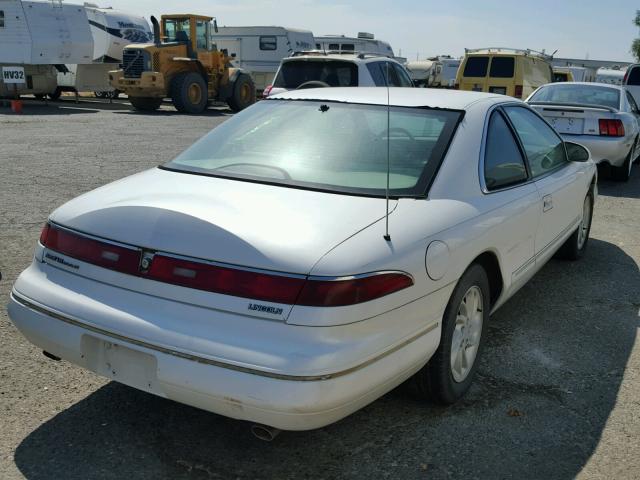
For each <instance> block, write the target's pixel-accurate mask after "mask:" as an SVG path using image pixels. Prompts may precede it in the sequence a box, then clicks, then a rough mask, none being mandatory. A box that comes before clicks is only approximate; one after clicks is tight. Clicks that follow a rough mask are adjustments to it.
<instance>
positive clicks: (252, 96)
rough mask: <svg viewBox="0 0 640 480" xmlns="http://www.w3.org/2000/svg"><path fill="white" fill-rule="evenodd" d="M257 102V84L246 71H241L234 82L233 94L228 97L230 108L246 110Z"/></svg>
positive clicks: (237, 110)
mask: <svg viewBox="0 0 640 480" xmlns="http://www.w3.org/2000/svg"><path fill="white" fill-rule="evenodd" d="M254 103H256V86H255V84H254V83H253V80H252V79H251V77H250V76H249V75H247V74H246V73H241V74H240V75H238V78H236V81H235V83H234V84H233V95H231V96H230V97H229V98H228V99H227V104H228V105H229V108H231V110H233V111H234V112H239V111H240V110H244V109H245V108H247V107H248V106H250V105H253V104H254Z"/></svg>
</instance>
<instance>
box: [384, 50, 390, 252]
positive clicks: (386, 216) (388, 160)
mask: <svg viewBox="0 0 640 480" xmlns="http://www.w3.org/2000/svg"><path fill="white" fill-rule="evenodd" d="M385 64H386V68H387V72H386V73H387V74H386V77H387V78H386V82H385V83H386V84H387V188H386V190H385V200H386V202H385V205H386V206H385V214H384V217H385V223H386V227H385V234H384V239H385V240H386V241H387V242H390V241H391V235H389V177H391V100H390V94H389V62H385Z"/></svg>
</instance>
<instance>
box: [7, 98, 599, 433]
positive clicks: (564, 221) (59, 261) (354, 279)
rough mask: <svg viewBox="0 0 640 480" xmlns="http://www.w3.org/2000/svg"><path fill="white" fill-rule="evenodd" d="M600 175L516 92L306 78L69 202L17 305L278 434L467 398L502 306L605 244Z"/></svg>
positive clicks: (103, 368) (63, 336)
mask: <svg viewBox="0 0 640 480" xmlns="http://www.w3.org/2000/svg"><path fill="white" fill-rule="evenodd" d="M596 180H597V179H596V168H595V164H594V163H593V162H592V161H591V160H590V155H589V152H588V151H587V150H586V149H585V148H583V147H581V146H579V145H576V144H572V143H568V142H563V140H562V139H561V138H560V137H559V136H558V134H557V133H556V132H555V131H554V130H553V129H552V128H551V127H550V126H549V125H548V124H547V123H546V122H545V120H543V119H542V118H541V117H540V116H539V115H538V114H537V113H535V112H534V111H533V110H532V109H531V108H530V107H529V106H527V105H526V104H524V103H522V102H520V101H518V100H514V99H511V98H509V97H505V96H502V95H490V94H482V93H475V92H457V91H443V90H430V89H401V88H392V89H390V90H389V91H387V90H386V89H382V88H331V89H316V90H300V91H292V92H288V93H285V94H281V95H278V96H276V97H273V98H272V99H269V100H265V101H262V102H259V103H258V104H256V105H254V106H252V107H250V108H248V109H246V110H245V111H243V112H241V113H239V114H237V115H235V116H234V117H233V118H231V119H230V120H228V121H226V122H224V123H223V124H222V125H221V126H219V127H217V128H215V129H214V130H213V131H212V132H211V133H209V134H208V135H206V136H205V137H204V138H202V139H201V140H199V141H198V142H197V143H195V144H194V145H193V146H191V147H190V148H189V149H187V150H186V151H185V152H184V153H182V154H181V155H180V156H178V157H177V158H176V159H175V160H173V161H171V162H169V163H168V164H166V165H162V166H160V167H157V168H153V169H151V170H149V171H146V172H142V173H139V174H137V175H134V176H131V177H128V178H125V179H122V180H120V181H117V182H115V183H112V184H109V185H106V186H104V187H102V188H99V189H97V190H95V191H92V192H89V193H87V194H84V195H82V196H80V197H78V198H76V199H74V200H72V201H70V202H68V203H67V204H65V205H63V206H62V207H60V208H58V209H57V210H56V211H54V212H53V213H52V214H51V216H50V217H49V219H48V222H47V224H46V225H45V227H44V229H43V231H42V235H41V237H40V241H39V242H38V244H37V247H36V252H35V258H34V260H33V263H32V264H31V265H30V266H29V268H27V270H25V271H24V272H23V273H22V274H21V275H20V277H19V278H18V280H17V281H16V283H15V285H14V287H13V291H12V294H11V300H10V304H9V315H10V317H11V319H12V321H13V322H14V323H15V325H16V326H17V327H18V328H19V329H20V331H21V332H22V333H23V334H24V335H25V336H26V337H27V338H28V339H29V340H30V341H31V342H32V343H34V344H35V345H37V346H38V347H40V348H42V349H43V350H44V351H45V353H46V354H47V356H49V357H50V358H54V359H59V358H62V359H65V360H68V361H70V362H73V363H75V364H77V365H80V366H82V367H84V368H87V369H89V370H92V371H94V372H96V373H98V374H100V375H103V376H106V377H108V378H111V379H113V380H115V381H118V382H122V383H124V384H126V385H130V386H132V387H135V388H138V389H141V390H144V391H147V392H149V393H153V394H156V395H160V396H162V397H166V398H169V399H173V400H176V401H178V402H182V403H185V404H189V405H193V406H196V407H199V408H202V409H205V410H209V411H211V412H215V413H219V414H221V415H226V416H228V417H233V418H237V419H242V420H247V421H250V422H253V423H254V424H255V426H256V428H259V429H261V430H260V432H261V434H262V436H263V437H269V435H271V436H273V434H272V432H276V431H277V430H276V429H283V430H306V429H313V428H318V427H322V426H324V425H327V424H330V423H332V422H335V421H337V420H339V419H341V418H343V417H345V416H347V415H349V414H350V413H352V412H354V411H356V410H358V409H359V408H361V407H363V406H364V405H366V404H368V403H370V402H372V401H374V400H375V399H376V398H378V397H380V396H381V395H383V394H384V393H385V392H388V391H389V390H391V389H393V388H394V387H396V386H397V385H399V384H401V383H403V382H404V381H406V380H408V379H411V380H410V382H411V384H412V387H413V388H414V391H415V392H416V393H417V394H419V395H422V396H425V397H429V398H431V399H434V400H435V401H437V402H440V403H445V404H448V403H452V402H455V401H456V400H458V399H459V398H460V397H462V396H463V395H464V394H465V392H466V391H467V390H468V388H469V386H470V384H471V382H472V379H473V377H474V373H475V371H476V368H477V365H478V363H479V356H480V354H481V353H482V346H483V343H484V340H485V336H486V332H487V328H486V327H487V323H488V322H489V315H490V314H491V312H493V311H495V310H496V309H497V308H499V307H500V306H501V305H502V304H503V303H504V302H505V301H506V300H507V299H508V298H509V297H511V296H512V295H513V294H514V293H515V292H516V291H517V290H518V289H519V288H520V287H522V286H523V285H524V284H525V282H527V281H528V280H529V279H530V278H531V277H532V276H533V275H534V274H535V273H536V271H538V270H539V269H540V268H541V267H542V266H543V265H544V264H545V262H547V260H549V259H550V258H551V257H552V256H554V255H559V256H563V257H565V258H569V259H578V258H579V257H581V256H582V255H583V253H584V252H585V248H586V246H587V240H588V236H589V229H590V224H591V216H592V209H593V204H594V199H595V196H596ZM541 313H542V312H541ZM270 432H271V433H270Z"/></svg>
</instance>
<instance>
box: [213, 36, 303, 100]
mask: <svg viewBox="0 0 640 480" xmlns="http://www.w3.org/2000/svg"><path fill="white" fill-rule="evenodd" d="M211 37H212V42H213V43H214V44H215V45H216V46H217V47H218V50H227V53H228V55H229V56H230V57H232V58H233V60H232V63H233V65H234V66H235V67H238V68H242V69H244V70H246V71H247V72H249V74H250V75H251V77H252V78H253V82H254V83H255V85H256V90H258V92H261V91H262V90H264V88H265V87H266V86H267V85H270V84H271V82H272V81H273V77H274V76H275V74H276V72H277V71H278V67H279V66H280V61H281V60H282V59H283V58H286V57H289V56H291V54H292V53H294V52H302V51H306V50H312V49H313V47H314V39H313V33H312V32H310V31H309V30H299V29H295V28H285V27H218V29H217V32H213V33H212V35H211Z"/></svg>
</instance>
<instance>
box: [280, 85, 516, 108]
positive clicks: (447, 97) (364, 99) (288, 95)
mask: <svg viewBox="0 0 640 480" xmlns="http://www.w3.org/2000/svg"><path fill="white" fill-rule="evenodd" d="M387 91H388V95H389V97H388V101H389V104H391V105H394V106H401V107H431V108H446V109H451V110H467V109H468V108H469V107H470V106H471V105H472V104H474V103H478V102H482V101H484V102H486V103H488V104H489V105H492V104H495V103H505V102H520V100H516V99H515V98H511V97H506V96H504V95H498V94H491V93H480V92H467V91H460V90H445V89H435V88H400V87H392V88H389V89H386V88H382V87H333V88H314V89H307V90H290V91H288V92H283V93H279V94H277V95H274V96H272V97H269V98H268V99H267V101H271V100H326V101H328V102H345V103H362V104H371V105H387Z"/></svg>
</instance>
